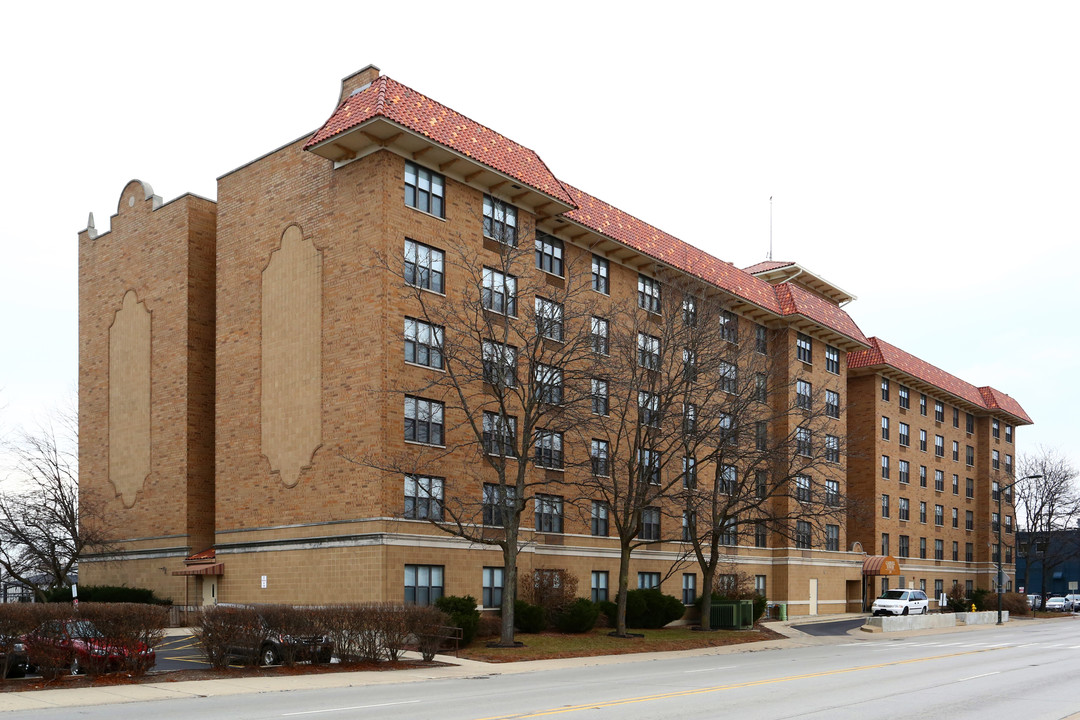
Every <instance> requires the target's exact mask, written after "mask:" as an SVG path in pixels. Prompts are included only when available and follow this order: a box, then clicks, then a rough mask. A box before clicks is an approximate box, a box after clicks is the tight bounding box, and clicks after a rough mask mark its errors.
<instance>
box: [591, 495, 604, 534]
mask: <svg viewBox="0 0 1080 720" xmlns="http://www.w3.org/2000/svg"><path fill="white" fill-rule="evenodd" d="M589 530H590V532H592V534H593V535H596V536H598V537H607V534H608V504H607V503H606V502H600V501H599V500H593V501H592V515H591V516H590V517H589Z"/></svg>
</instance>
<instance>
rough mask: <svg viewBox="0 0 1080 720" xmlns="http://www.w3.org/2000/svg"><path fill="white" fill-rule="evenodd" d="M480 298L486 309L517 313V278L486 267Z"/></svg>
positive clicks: (511, 313) (510, 313) (506, 313)
mask: <svg viewBox="0 0 1080 720" xmlns="http://www.w3.org/2000/svg"><path fill="white" fill-rule="evenodd" d="M482 282H483V288H481V293H480V300H481V304H482V305H483V306H484V308H485V309H487V310H491V311H492V312H497V313H500V314H502V315H517V278H516V277H514V276H513V275H506V274H504V273H501V272H499V271H498V270H495V269H493V268H489V267H485V268H484V272H483V279H482Z"/></svg>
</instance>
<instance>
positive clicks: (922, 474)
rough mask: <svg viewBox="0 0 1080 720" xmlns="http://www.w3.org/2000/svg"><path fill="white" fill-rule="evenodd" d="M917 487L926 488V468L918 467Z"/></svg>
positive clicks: (923, 466)
mask: <svg viewBox="0 0 1080 720" xmlns="http://www.w3.org/2000/svg"><path fill="white" fill-rule="evenodd" d="M919 487H926V466H925V465H920V466H919Z"/></svg>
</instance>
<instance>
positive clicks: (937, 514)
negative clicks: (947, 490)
mask: <svg viewBox="0 0 1080 720" xmlns="http://www.w3.org/2000/svg"><path fill="white" fill-rule="evenodd" d="M934 524H935V525H938V526H941V525H944V524H945V508H944V507H942V506H941V505H935V506H934ZM938 559H939V560H940V558H938Z"/></svg>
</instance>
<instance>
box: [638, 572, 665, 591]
mask: <svg viewBox="0 0 1080 720" xmlns="http://www.w3.org/2000/svg"><path fill="white" fill-rule="evenodd" d="M637 586H638V589H639V590H649V589H651V588H656V589H657V590H659V589H660V573H658V572H639V573H638V574H637Z"/></svg>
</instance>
